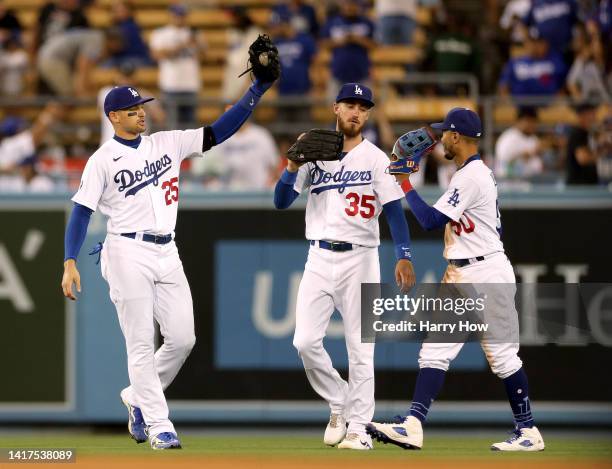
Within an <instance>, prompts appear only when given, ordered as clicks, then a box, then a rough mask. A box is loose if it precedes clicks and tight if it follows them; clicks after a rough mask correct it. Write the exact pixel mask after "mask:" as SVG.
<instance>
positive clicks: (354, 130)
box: [338, 119, 365, 138]
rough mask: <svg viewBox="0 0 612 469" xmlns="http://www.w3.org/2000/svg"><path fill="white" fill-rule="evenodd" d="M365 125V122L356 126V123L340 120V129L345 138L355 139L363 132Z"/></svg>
mask: <svg viewBox="0 0 612 469" xmlns="http://www.w3.org/2000/svg"><path fill="white" fill-rule="evenodd" d="M364 125H365V122H363V123H362V124H356V123H354V122H350V121H342V120H340V119H338V129H339V130H340V132H342V133H343V134H344V136H345V137H348V138H353V137H356V136H357V135H359V134H361V130H362V129H363V126H364Z"/></svg>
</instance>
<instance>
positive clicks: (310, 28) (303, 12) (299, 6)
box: [272, 0, 319, 37]
mask: <svg viewBox="0 0 612 469" xmlns="http://www.w3.org/2000/svg"><path fill="white" fill-rule="evenodd" d="M276 16H281V17H285V18H289V22H290V23H291V26H293V29H295V31H296V32H297V33H307V34H310V35H311V36H313V37H317V36H318V34H319V22H318V21H317V12H316V11H315V9H314V8H313V7H312V5H309V4H308V3H307V2H305V1H304V0H283V1H281V2H280V3H278V4H277V5H275V6H274V8H272V21H275V17H276Z"/></svg>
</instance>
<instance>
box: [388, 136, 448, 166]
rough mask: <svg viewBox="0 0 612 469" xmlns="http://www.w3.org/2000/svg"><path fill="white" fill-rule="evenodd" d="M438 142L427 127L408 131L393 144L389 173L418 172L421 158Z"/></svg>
mask: <svg viewBox="0 0 612 469" xmlns="http://www.w3.org/2000/svg"><path fill="white" fill-rule="evenodd" d="M436 143H437V142H436V138H435V137H434V135H433V134H432V133H431V131H430V130H429V129H427V128H426V127H421V128H420V129H416V130H411V131H410V132H406V133H405V134H404V135H402V136H401V137H400V138H398V139H397V141H396V142H395V145H393V151H392V153H391V164H390V165H389V173H390V174H411V173H416V172H417V171H418V170H419V163H420V162H421V158H422V157H423V156H425V155H426V154H427V153H429V152H430V151H431V150H432V149H433V147H434V146H435V145H436Z"/></svg>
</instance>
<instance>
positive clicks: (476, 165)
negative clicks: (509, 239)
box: [434, 158, 504, 259]
mask: <svg viewBox="0 0 612 469" xmlns="http://www.w3.org/2000/svg"><path fill="white" fill-rule="evenodd" d="M434 208H436V209H437V210H439V211H440V212H442V213H443V214H445V215H446V216H447V217H448V218H450V219H451V220H452V221H451V222H449V223H447V224H446V229H445V231H444V257H445V258H446V259H469V258H472V257H477V256H486V255H487V254H493V253H495V252H503V251H504V245H503V244H502V242H501V239H500V233H501V217H500V214H499V208H498V204H497V183H496V182H495V177H494V176H493V172H492V171H491V170H490V169H489V168H488V167H487V166H486V165H485V164H484V163H483V161H482V160H481V159H479V158H478V159H473V160H468V162H467V164H465V165H464V166H463V167H461V168H459V169H458V170H457V172H456V173H455V174H454V175H453V177H452V178H451V180H450V184H449V186H448V190H447V191H446V192H445V193H444V195H443V196H442V197H440V199H438V201H437V202H436V203H435V205H434Z"/></svg>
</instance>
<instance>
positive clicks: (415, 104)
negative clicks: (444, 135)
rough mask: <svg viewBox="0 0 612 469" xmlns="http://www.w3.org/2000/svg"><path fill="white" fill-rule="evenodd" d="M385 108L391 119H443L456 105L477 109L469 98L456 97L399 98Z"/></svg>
mask: <svg viewBox="0 0 612 469" xmlns="http://www.w3.org/2000/svg"><path fill="white" fill-rule="evenodd" d="M382 106H383V109H384V112H385V114H386V115H387V117H388V118H389V120H391V121H400V122H402V121H433V120H436V119H442V118H444V116H445V115H446V113H447V112H448V111H450V110H451V109H452V108H454V107H468V108H471V109H476V108H477V104H476V103H475V102H473V101H471V100H469V99H454V98H435V97H431V98H401V97H399V98H397V99H393V100H392V101H391V100H390V101H387V102H386V103H384V104H383V105H382Z"/></svg>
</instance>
